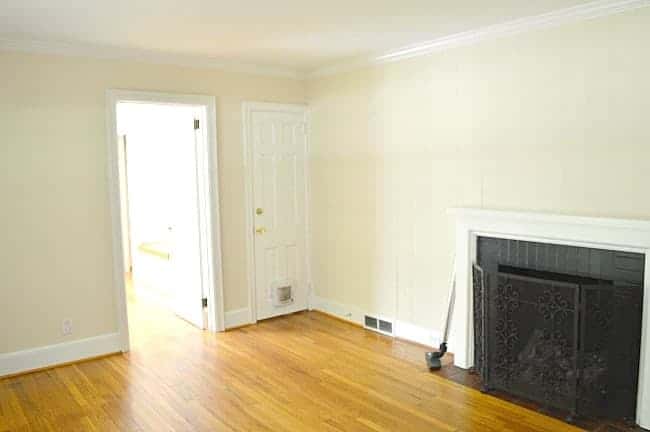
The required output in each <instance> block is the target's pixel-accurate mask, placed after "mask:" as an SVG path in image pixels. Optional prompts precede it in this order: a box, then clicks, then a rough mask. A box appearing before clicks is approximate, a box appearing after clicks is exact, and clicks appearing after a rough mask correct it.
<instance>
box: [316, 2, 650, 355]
mask: <svg viewBox="0 0 650 432" xmlns="http://www.w3.org/2000/svg"><path fill="white" fill-rule="evenodd" d="M649 77H650V8H645V9H638V10H635V11H631V12H627V13H625V14H621V15H614V16H609V17H606V18H601V19H596V20H591V21H584V22H580V23H573V24H568V25H565V26H561V27H556V28H552V29H546V30H542V31H535V32H530V33H526V34H520V35H517V36H512V37H505V38H500V39H497V40H491V41H483V42H481V43H478V44H476V45H472V46H466V47H459V48H454V49H451V50H447V51H444V52H440V53H436V54H433V55H430V56H428V57H421V58H417V59H411V60H407V61H403V62H398V63H391V64H386V65H383V66H377V67H371V68H367V69H364V70H360V71H354V72H348V73H345V74H342V75H338V76H333V77H325V78H319V79H316V80H312V81H310V82H308V90H307V92H308V100H309V103H310V105H311V108H312V121H313V124H312V141H311V145H312V166H311V173H312V179H311V181H312V198H311V203H312V209H311V211H312V215H313V216H312V217H313V223H312V225H313V231H314V232H313V239H312V248H313V269H312V272H313V279H314V281H313V282H314V286H315V290H316V294H317V295H318V296H319V297H323V298H326V299H329V300H331V301H335V302H338V303H342V304H346V305H351V306H353V307H355V308H357V309H361V310H362V311H367V312H374V313H379V314H383V315H386V316H387V317H396V318H397V319H399V320H402V321H406V322H409V323H412V324H415V325H418V326H422V327H425V328H428V329H433V330H439V329H440V327H441V322H442V315H443V310H444V308H445V301H446V298H447V290H448V278H449V272H450V268H451V260H452V250H453V238H452V227H453V221H452V220H451V219H450V218H449V217H448V216H447V215H446V210H447V209H448V208H450V207H459V206H467V207H483V208H490V209H519V210H527V211H540V212H551V213H561V214H571V215H587V216H611V217H624V218H646V219H650V199H649V198H648V197H649V193H648V186H649V185H650V170H649V167H650V117H649V116H650V79H649ZM452 350H453V349H452Z"/></svg>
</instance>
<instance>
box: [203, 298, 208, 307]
mask: <svg viewBox="0 0 650 432" xmlns="http://www.w3.org/2000/svg"><path fill="white" fill-rule="evenodd" d="M201 306H203V308H207V307H208V299H207V298H205V297H204V298H202V299H201Z"/></svg>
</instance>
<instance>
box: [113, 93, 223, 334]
mask: <svg viewBox="0 0 650 432" xmlns="http://www.w3.org/2000/svg"><path fill="white" fill-rule="evenodd" d="M116 120H117V124H116V126H117V135H118V160H119V164H120V190H121V200H120V201H121V221H122V245H123V247H122V249H123V258H124V269H125V271H126V273H125V279H126V284H125V285H126V298H127V304H128V312H129V319H130V321H129V322H130V327H131V328H130V334H131V338H132V339H133V337H134V334H135V333H136V332H139V330H142V331H145V332H148V331H150V330H151V329H152V328H155V326H153V327H151V326H148V325H147V328H146V329H140V328H137V327H139V326H140V325H141V324H142V323H151V322H152V321H161V320H164V321H165V322H169V319H170V318H171V317H175V319H181V320H184V321H186V322H187V323H189V324H191V325H193V326H195V327H196V328H199V329H207V328H208V314H207V295H208V292H207V285H208V283H209V279H210V274H209V273H210V271H211V265H210V251H209V247H208V245H209V243H210V242H209V239H210V235H209V232H208V231H209V221H208V220H209V208H208V206H209V203H208V201H209V200H208V199H207V198H208V195H207V193H206V192H207V191H206V190H205V189H207V188H206V182H207V179H206V178H204V177H205V176H206V175H207V170H206V168H207V161H206V160H205V152H203V151H202V149H203V148H204V147H205V146H206V135H205V133H204V131H203V130H202V129H201V126H202V124H205V110H204V109H203V108H202V107H197V106H191V105H176V104H158V103H142V102H118V103H117V105H116ZM145 325H146V324H145ZM174 325H176V324H174ZM137 339H138V340H140V338H137Z"/></svg>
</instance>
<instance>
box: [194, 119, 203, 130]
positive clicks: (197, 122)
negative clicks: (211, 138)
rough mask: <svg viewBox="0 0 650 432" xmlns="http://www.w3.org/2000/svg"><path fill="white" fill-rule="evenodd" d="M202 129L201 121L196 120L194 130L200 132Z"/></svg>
mask: <svg viewBox="0 0 650 432" xmlns="http://www.w3.org/2000/svg"><path fill="white" fill-rule="evenodd" d="M200 127H201V122H200V121H199V119H194V130H198V129H199V128H200Z"/></svg>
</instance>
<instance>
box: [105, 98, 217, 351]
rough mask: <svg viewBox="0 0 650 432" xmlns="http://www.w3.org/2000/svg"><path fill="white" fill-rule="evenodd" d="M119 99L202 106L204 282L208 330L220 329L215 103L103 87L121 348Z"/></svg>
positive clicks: (125, 338) (124, 320)
mask: <svg viewBox="0 0 650 432" xmlns="http://www.w3.org/2000/svg"><path fill="white" fill-rule="evenodd" d="M119 102H135V103H138V102H139V103H154V104H167V105H189V106H195V107H200V108H204V109H205V114H206V133H207V144H208V145H207V148H206V150H205V153H204V157H206V159H207V162H208V163H207V165H208V183H209V185H208V189H209V190H208V195H209V198H208V199H209V210H210V215H209V217H208V220H209V224H210V227H209V231H210V234H209V235H210V239H211V242H210V244H209V245H208V247H209V253H210V256H211V260H210V261H211V266H212V271H211V272H209V274H211V275H212V277H211V281H210V283H208V287H207V288H208V289H207V298H208V309H207V310H208V330H209V331H212V332H217V331H223V330H224V302H223V276H222V268H223V267H222V261H221V256H222V254H221V223H220V210H219V175H218V157H217V117H216V103H215V98H214V97H212V96H202V95H185V94H170V93H154V92H142V91H132V90H113V89H111V90H107V92H106V134H107V136H106V140H107V147H108V185H109V201H110V211H111V235H112V242H113V248H112V257H113V262H112V266H113V286H114V297H115V309H116V310H115V313H116V319H117V323H118V335H119V341H120V343H119V344H120V349H121V351H122V352H127V351H129V347H130V342H129V322H128V315H127V305H126V291H125V290H126V284H125V270H126V269H125V268H124V258H123V254H124V245H123V244H122V221H121V216H120V209H121V205H122V195H123V194H124V191H122V190H121V188H120V182H119V159H118V149H117V146H118V142H119V141H118V136H117V112H116V106H117V104H118V103H119Z"/></svg>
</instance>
